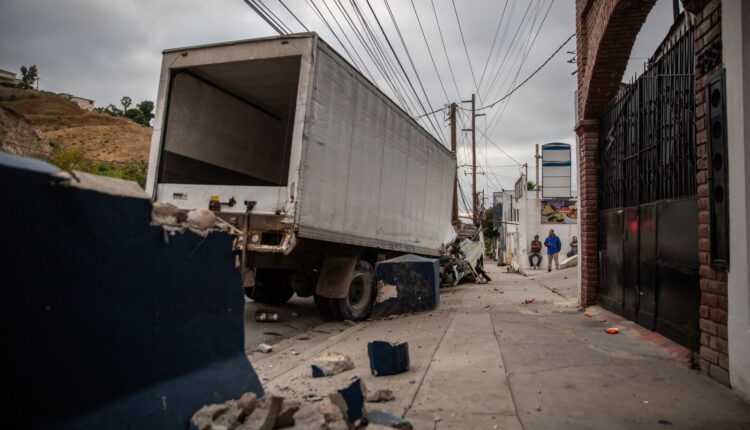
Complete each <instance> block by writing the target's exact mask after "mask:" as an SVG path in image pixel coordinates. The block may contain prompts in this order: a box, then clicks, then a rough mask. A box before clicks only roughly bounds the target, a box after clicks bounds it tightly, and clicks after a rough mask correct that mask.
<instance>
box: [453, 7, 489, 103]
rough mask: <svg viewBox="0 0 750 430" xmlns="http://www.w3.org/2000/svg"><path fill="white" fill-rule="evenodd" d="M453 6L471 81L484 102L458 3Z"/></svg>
mask: <svg viewBox="0 0 750 430" xmlns="http://www.w3.org/2000/svg"><path fill="white" fill-rule="evenodd" d="M451 3H452V4H453V12H455V14H456V22H457V23H458V32H459V33H460V35H461V42H462V43H463V45H464V52H465V53H466V61H467V62H468V63H469V71H470V72H471V79H472V80H473V81H474V88H475V89H476V90H477V97H479V100H482V96H481V94H479V85H477V77H476V75H475V74H474V67H473V66H472V65H471V58H470V57H469V49H468V48H467V47H466V39H464V30H463V28H461V20H460V19H459V18H458V9H456V1H455V0H451Z"/></svg>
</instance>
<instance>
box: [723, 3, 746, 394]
mask: <svg viewBox="0 0 750 430" xmlns="http://www.w3.org/2000/svg"><path fill="white" fill-rule="evenodd" d="M721 15H722V17H721V20H722V42H723V51H724V52H723V58H724V65H725V68H726V93H727V99H726V109H727V128H728V130H727V131H728V134H727V138H728V145H727V147H728V150H729V231H730V239H729V256H730V257H729V258H730V262H729V284H728V300H727V302H728V307H729V309H728V327H727V329H728V335H729V342H728V343H729V377H730V383H731V385H732V388H734V389H735V390H736V391H738V392H739V393H741V394H742V395H743V396H745V397H746V398H748V399H750V275H749V274H748V271H749V270H750V228H748V219H749V218H750V198H748V196H750V172H749V171H748V169H750V2H748V1H742V0H724V1H723V2H722V14H721Z"/></svg>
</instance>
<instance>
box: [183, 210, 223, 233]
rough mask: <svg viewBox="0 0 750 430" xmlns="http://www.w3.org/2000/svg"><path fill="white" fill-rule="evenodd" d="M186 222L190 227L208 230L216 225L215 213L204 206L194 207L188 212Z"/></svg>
mask: <svg viewBox="0 0 750 430" xmlns="http://www.w3.org/2000/svg"><path fill="white" fill-rule="evenodd" d="M187 223H188V226H190V227H191V228H194V229H197V230H208V229H210V228H213V227H214V226H215V225H216V214H214V213H213V212H212V211H210V210H208V209H206V208H201V209H194V210H192V211H190V212H188V214H187Z"/></svg>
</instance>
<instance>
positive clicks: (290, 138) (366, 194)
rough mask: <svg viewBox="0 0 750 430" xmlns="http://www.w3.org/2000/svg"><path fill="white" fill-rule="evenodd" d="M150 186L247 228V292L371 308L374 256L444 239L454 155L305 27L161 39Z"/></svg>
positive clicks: (349, 314)
mask: <svg viewBox="0 0 750 430" xmlns="http://www.w3.org/2000/svg"><path fill="white" fill-rule="evenodd" d="M156 106H157V109H156V118H155V123H154V134H153V140H152V143H151V151H150V158H149V171H148V181H147V184H146V189H147V191H148V192H149V193H151V196H152V198H153V200H155V201H158V202H164V203H171V204H173V205H175V206H177V207H178V208H181V209H186V210H190V209H196V208H209V209H211V210H213V211H215V212H216V213H217V214H218V215H219V216H220V217H221V218H222V219H224V220H225V221H227V222H229V223H230V224H233V225H234V226H235V227H236V228H237V230H238V231H242V232H243V234H242V235H241V236H240V238H239V240H238V253H240V254H241V256H242V258H241V264H242V270H243V275H244V282H245V287H246V292H247V294H248V295H249V296H250V297H252V298H254V299H255V300H256V301H260V302H270V303H283V302H285V301H286V300H288V299H289V298H290V297H291V296H292V294H293V293H294V292H296V293H297V294H299V295H301V296H310V295H313V294H314V295H315V300H316V303H317V304H318V307H319V309H321V311H322V312H324V313H326V314H328V315H331V316H333V317H338V318H346V319H352V320H360V319H364V318H366V317H367V315H368V314H369V312H370V310H371V308H372V306H373V302H374V300H375V294H376V291H375V290H376V286H375V284H374V272H373V266H374V264H375V263H376V262H377V261H379V260H380V259H383V258H390V257H392V256H397V255H400V254H403V253H415V254H421V255H426V256H434V257H440V256H441V255H442V254H445V253H446V250H447V249H448V248H449V247H450V245H451V244H452V243H453V241H454V239H455V237H456V232H455V230H454V228H453V226H452V224H451V204H452V193H453V181H454V177H455V174H456V160H455V157H454V156H453V155H452V154H451V152H450V151H449V150H448V149H446V148H445V147H444V146H442V145H441V144H440V143H439V142H438V141H437V140H436V139H435V138H433V137H432V136H431V135H430V134H429V133H427V132H426V131H425V130H424V129H423V128H422V127H421V126H420V125H419V124H417V123H416V121H414V119H412V118H411V117H410V116H409V115H408V114H407V113H405V112H404V111H403V110H402V109H401V108H399V107H398V106H397V105H396V104H395V103H394V102H393V101H391V100H390V99H389V98H388V97H387V96H385V95H384V94H383V93H382V92H380V91H379V90H378V89H377V88H376V87H375V86H374V85H373V84H372V83H371V82H369V81H368V80H367V79H366V78H365V77H364V76H363V75H362V74H361V73H359V72H358V71H357V70H356V69H355V68H354V67H352V66H351V65H350V64H349V63H348V62H347V61H346V60H344V59H343V58H342V57H341V56H340V55H339V54H337V53H336V52H335V51H334V50H333V49H331V47H330V46H329V45H327V44H326V43H325V42H324V41H323V40H321V39H320V38H319V37H318V36H317V35H316V34H314V33H304V34H295V35H285V36H281V37H273V38H264V39H254V40H245V41H238V42H229V43H220V44H214V45H204V46H194V47H189V48H180V49H170V50H166V51H164V57H163V62H162V68H161V77H160V82H159V94H158V99H157V104H156Z"/></svg>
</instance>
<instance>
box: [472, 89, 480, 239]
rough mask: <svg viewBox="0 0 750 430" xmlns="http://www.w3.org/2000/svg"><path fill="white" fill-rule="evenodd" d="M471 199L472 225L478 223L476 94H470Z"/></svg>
mask: <svg viewBox="0 0 750 430" xmlns="http://www.w3.org/2000/svg"><path fill="white" fill-rule="evenodd" d="M471 200H472V211H473V213H472V217H473V219H474V225H476V226H478V225H479V219H478V218H477V115H476V94H472V95H471Z"/></svg>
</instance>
